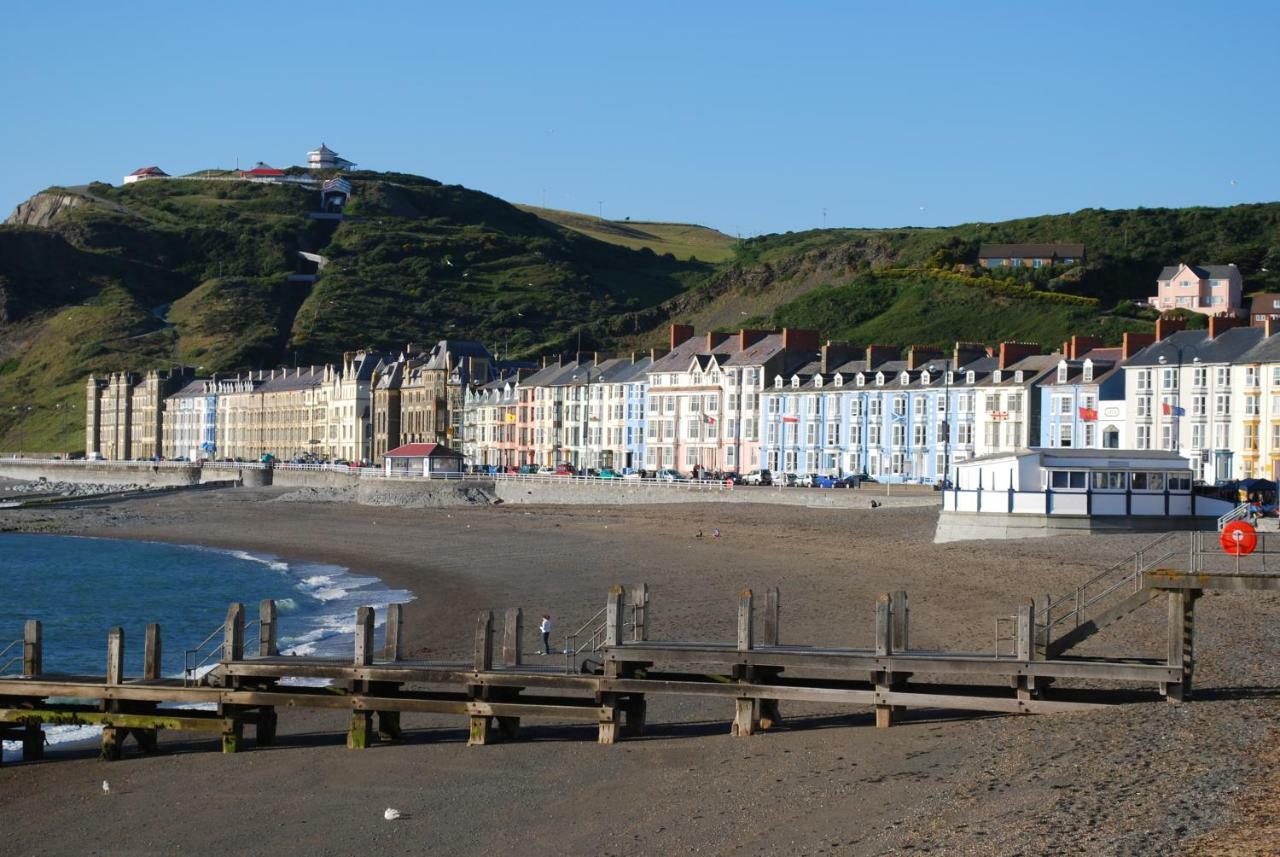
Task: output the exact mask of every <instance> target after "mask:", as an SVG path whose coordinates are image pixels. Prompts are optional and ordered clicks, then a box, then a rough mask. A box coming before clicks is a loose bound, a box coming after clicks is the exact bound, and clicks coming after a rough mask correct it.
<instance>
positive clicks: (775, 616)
mask: <svg viewBox="0 0 1280 857" xmlns="http://www.w3.org/2000/svg"><path fill="white" fill-rule="evenodd" d="M763 624H764V628H763V632H764V633H763V635H762V636H763V637H764V644H765V645H766V646H778V645H781V644H782V636H781V633H782V631H781V628H782V593H781V592H780V591H779V589H778V587H776V586H771V587H769V590H768V591H767V592H765V594H764V623H763Z"/></svg>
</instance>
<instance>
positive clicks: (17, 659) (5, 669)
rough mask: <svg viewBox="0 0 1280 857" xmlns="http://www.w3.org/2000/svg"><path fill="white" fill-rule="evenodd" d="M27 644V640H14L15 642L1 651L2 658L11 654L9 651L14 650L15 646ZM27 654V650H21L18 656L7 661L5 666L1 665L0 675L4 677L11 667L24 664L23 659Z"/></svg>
mask: <svg viewBox="0 0 1280 857" xmlns="http://www.w3.org/2000/svg"><path fill="white" fill-rule="evenodd" d="M25 642H26V640H24V639H22V638H18V639H17V640H14V641H13V642H11V643H9V645H7V646H5V647H4V648H3V649H0V658H3V657H4V656H5V655H7V654H9V650H10V649H12V648H13V647H14V646H22V645H23V644H24V643H25ZM25 654H26V649H25V648H20V649H19V650H18V654H16V655H14V656H13V657H11V658H9V660H7V661H5V662H4V663H3V664H0V675H4V674H5V673H6V672H8V670H9V667H11V666H13V665H14V664H15V663H22V661H23V658H24V657H25Z"/></svg>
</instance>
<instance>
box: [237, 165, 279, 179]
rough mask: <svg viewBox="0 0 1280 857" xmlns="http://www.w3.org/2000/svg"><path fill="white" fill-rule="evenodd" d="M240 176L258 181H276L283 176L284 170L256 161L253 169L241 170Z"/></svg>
mask: <svg viewBox="0 0 1280 857" xmlns="http://www.w3.org/2000/svg"><path fill="white" fill-rule="evenodd" d="M240 177H241V178H244V179H258V180H260V181H277V180H279V179H283V178H284V170H278V169H276V168H275V167H273V166H271V165H269V164H265V163H263V162H262V161H258V163H256V164H254V165H253V169H251V170H241V171H240Z"/></svg>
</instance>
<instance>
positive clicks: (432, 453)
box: [383, 443, 462, 458]
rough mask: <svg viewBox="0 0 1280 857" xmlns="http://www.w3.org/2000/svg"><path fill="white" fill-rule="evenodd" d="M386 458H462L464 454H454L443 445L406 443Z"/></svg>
mask: <svg viewBox="0 0 1280 857" xmlns="http://www.w3.org/2000/svg"><path fill="white" fill-rule="evenodd" d="M383 457H384V458H462V454H461V453H458V452H454V451H453V450H452V449H450V448H449V447H447V446H445V445H444V444H441V443H406V444H404V445H402V446H397V447H396V448H395V449H392V450H389V451H388V452H386V453H385V454H384V456H383Z"/></svg>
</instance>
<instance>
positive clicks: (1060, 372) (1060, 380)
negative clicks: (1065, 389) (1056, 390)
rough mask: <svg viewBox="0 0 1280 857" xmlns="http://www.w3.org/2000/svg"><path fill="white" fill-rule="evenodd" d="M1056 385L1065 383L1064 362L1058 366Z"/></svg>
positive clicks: (1065, 366) (1065, 371)
mask: <svg viewBox="0 0 1280 857" xmlns="http://www.w3.org/2000/svg"><path fill="white" fill-rule="evenodd" d="M1058 383H1059V384H1065V383H1067V364H1066V363H1065V362H1063V363H1059V364H1058Z"/></svg>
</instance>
